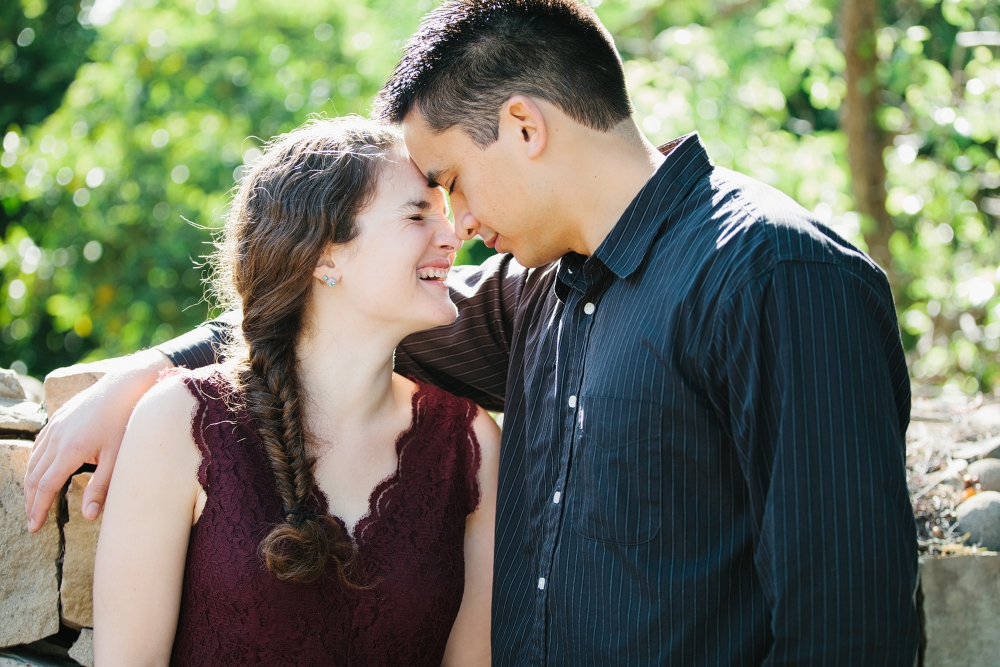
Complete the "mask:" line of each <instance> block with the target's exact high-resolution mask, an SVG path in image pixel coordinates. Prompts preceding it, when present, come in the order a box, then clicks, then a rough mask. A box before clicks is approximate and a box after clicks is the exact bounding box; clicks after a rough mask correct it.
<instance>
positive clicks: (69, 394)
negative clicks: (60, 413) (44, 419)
mask: <svg viewBox="0 0 1000 667" xmlns="http://www.w3.org/2000/svg"><path fill="white" fill-rule="evenodd" d="M106 371H107V365H106V364H101V363H94V364H77V365H75V366H67V367H66V368H57V369H56V370H54V371H52V372H51V373H49V374H48V375H46V376H45V409H46V410H47V411H48V413H49V414H50V415H53V414H55V413H56V410H58V409H59V408H61V407H62V406H63V405H65V404H66V402H67V401H68V400H69V399H71V398H73V397H74V396H76V395H77V394H79V393H80V392H81V391H83V390H84V389H87V388H88V387H90V386H91V385H93V384H94V383H95V382H97V381H98V380H100V379H101V378H102V377H104V373H105V372H106Z"/></svg>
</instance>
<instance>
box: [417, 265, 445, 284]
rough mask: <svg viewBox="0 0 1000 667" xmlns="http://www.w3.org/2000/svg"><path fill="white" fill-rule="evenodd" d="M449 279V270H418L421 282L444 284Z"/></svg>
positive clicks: (430, 268)
mask: <svg viewBox="0 0 1000 667" xmlns="http://www.w3.org/2000/svg"><path fill="white" fill-rule="evenodd" d="M447 277H448V269H440V268H435V267H428V268H426V269H417V278H419V279H420V280H426V281H429V282H442V283H443V282H444V281H445V279H446V278H447Z"/></svg>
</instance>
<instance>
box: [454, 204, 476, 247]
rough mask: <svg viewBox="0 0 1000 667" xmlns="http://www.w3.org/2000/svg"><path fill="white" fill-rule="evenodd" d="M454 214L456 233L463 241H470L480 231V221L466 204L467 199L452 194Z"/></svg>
mask: <svg viewBox="0 0 1000 667" xmlns="http://www.w3.org/2000/svg"><path fill="white" fill-rule="evenodd" d="M451 206H452V209H451V210H452V215H453V216H454V217H455V233H456V234H457V235H458V237H459V238H460V239H462V240H463V241H469V240H471V239H472V238H473V237H475V235H476V234H478V233H479V221H478V220H476V216H474V215H472V211H470V210H469V209H468V208H467V207H466V206H465V199H464V198H462V197H460V196H456V195H452V197H451Z"/></svg>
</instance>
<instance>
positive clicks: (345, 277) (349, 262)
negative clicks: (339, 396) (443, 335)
mask: <svg viewBox="0 0 1000 667" xmlns="http://www.w3.org/2000/svg"><path fill="white" fill-rule="evenodd" d="M358 225H359V228H360V234H359V236H358V237H357V238H356V239H355V240H354V241H352V242H351V243H348V244H346V245H345V246H342V247H335V248H334V249H333V250H331V253H330V258H331V260H332V262H331V263H332V267H324V266H322V265H321V266H319V267H317V273H316V275H317V276H318V277H319V278H322V275H320V274H323V272H324V271H325V270H328V269H329V271H330V273H326V274H324V275H330V276H331V277H333V278H335V279H336V280H337V285H336V286H335V287H332V288H330V287H326V286H325V285H323V284H318V285H317V286H316V289H323V290H331V291H330V292H329V294H330V296H333V292H336V291H338V290H339V293H338V294H337V297H338V300H340V301H341V303H340V304H338V306H339V307H343V306H347V307H348V308H349V309H351V310H353V311H355V312H356V313H357V314H358V315H360V316H362V317H363V318H365V319H371V320H374V323H375V324H376V325H378V326H381V327H386V331H393V332H394V333H396V334H399V335H402V336H405V335H407V334H409V333H412V332H414V331H420V330H423V329H430V328H433V327H437V326H441V325H444V324H450V323H452V322H454V321H455V318H456V317H457V316H458V311H457V309H456V308H455V305H454V304H453V303H452V301H451V298H450V296H449V294H448V287H447V286H446V285H445V282H444V281H445V278H446V277H447V275H448V271H449V269H451V266H452V263H453V262H454V260H455V253H456V252H457V251H458V249H459V248H460V247H461V246H462V241H461V240H460V239H459V238H458V237H457V236H456V235H455V230H454V229H453V228H452V225H451V223H450V222H449V220H448V211H447V204H446V202H445V197H444V192H443V191H442V190H441V188H439V187H429V186H428V185H427V178H426V177H425V176H424V175H423V174H421V172H420V170H419V169H417V167H416V166H415V165H414V164H413V163H412V162H411V161H410V159H409V156H408V155H407V154H406V153H405V151H403V150H399V151H396V152H394V153H393V154H392V155H391V162H389V163H388V164H386V165H385V167H384V171H383V173H382V175H381V178H380V180H379V185H378V190H377V191H376V194H375V198H374V200H373V201H372V203H371V204H370V205H369V206H368V208H367V209H365V210H364V211H363V212H362V213H361V214H360V215H359V216H358ZM345 299H346V303H345V301H344V300H345ZM339 307H338V310H340V308H339ZM340 313H341V314H343V311H342V310H340Z"/></svg>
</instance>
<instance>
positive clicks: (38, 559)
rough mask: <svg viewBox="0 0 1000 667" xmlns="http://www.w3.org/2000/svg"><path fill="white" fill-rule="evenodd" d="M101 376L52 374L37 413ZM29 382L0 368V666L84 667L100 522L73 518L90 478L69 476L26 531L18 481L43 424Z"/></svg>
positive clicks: (89, 371)
mask: <svg viewBox="0 0 1000 667" xmlns="http://www.w3.org/2000/svg"><path fill="white" fill-rule="evenodd" d="M102 375H103V370H102V368H101V367H100V366H92V365H81V366H77V367H74V368H72V369H63V370H61V371H58V372H56V373H53V374H52V375H50V376H49V377H48V378H47V379H46V382H45V385H44V390H43V392H41V393H43V396H44V397H45V398H44V400H45V402H46V405H45V408H48V409H49V410H51V411H54V410H55V409H58V407H60V406H61V405H62V404H63V403H65V402H66V401H67V400H69V399H70V398H72V397H73V396H74V395H75V394H77V393H79V392H80V391H83V390H84V389H86V388H87V387H89V386H90V385H91V384H93V383H94V382H96V381H97V380H98V379H100V377H101V376H102ZM36 382H37V381H35V382H32V380H31V378H27V379H25V378H18V377H17V375H16V374H15V373H13V372H12V371H7V370H3V369H0V573H2V576H0V666H2V667H6V666H7V665H29V664H30V665H36V666H43V665H47V664H52V665H56V664H58V665H66V664H72V662H70V661H71V660H73V661H75V662H76V663H77V664H81V665H90V666H91V667H92V665H93V640H92V636H93V635H92V631H91V630H90V627H91V626H93V624H94V611H93V595H92V587H93V579H94V552H95V549H96V547H97V535H98V532H99V531H100V519H98V520H97V521H95V522H89V521H86V520H85V519H84V518H83V516H82V515H81V513H80V500H81V496H82V493H83V489H84V488H85V487H86V485H87V482H88V481H89V479H90V473H80V474H77V475H74V476H73V478H72V479H71V480H70V482H69V483H68V484H67V488H66V490H65V493H64V495H63V497H62V498H61V499H60V502H57V503H55V505H54V506H53V508H52V509H51V511H50V512H49V516H48V520H47V521H46V522H45V525H44V526H43V527H42V529H41V530H40V531H39V532H37V533H35V534H31V533H29V532H28V529H27V515H26V514H25V511H24V476H25V473H26V472H27V467H28V458H29V456H30V454H31V446H32V443H33V440H34V437H35V435H36V434H37V433H38V431H39V430H40V429H41V427H42V425H43V424H44V423H45V419H46V410H45V409H44V408H43V407H42V406H41V405H40V403H41V402H42V400H43V396H36V395H31V394H37V393H39V391H38V389H39V387H38V386H37V385H36ZM29 392H30V393H29ZM32 399H34V400H32Z"/></svg>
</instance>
